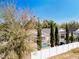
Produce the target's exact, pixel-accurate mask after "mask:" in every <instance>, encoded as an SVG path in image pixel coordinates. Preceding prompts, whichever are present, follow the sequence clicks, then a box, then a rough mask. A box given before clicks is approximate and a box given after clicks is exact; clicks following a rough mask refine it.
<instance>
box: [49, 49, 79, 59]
mask: <svg viewBox="0 0 79 59" xmlns="http://www.w3.org/2000/svg"><path fill="white" fill-rule="evenodd" d="M48 59H79V48H76V49H74V50H71V51H69V52H67V53H64V54H61V55H57V56H54V57H50V58H48Z"/></svg>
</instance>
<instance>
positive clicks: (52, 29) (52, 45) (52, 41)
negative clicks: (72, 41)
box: [50, 21, 55, 47]
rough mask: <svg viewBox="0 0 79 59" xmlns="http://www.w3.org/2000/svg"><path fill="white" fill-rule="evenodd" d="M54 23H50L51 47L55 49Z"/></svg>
mask: <svg viewBox="0 0 79 59" xmlns="http://www.w3.org/2000/svg"><path fill="white" fill-rule="evenodd" d="M54 25H55V24H54V22H53V21H51V23H50V44H51V47H54V43H55V36H54V35H55V32H54Z"/></svg>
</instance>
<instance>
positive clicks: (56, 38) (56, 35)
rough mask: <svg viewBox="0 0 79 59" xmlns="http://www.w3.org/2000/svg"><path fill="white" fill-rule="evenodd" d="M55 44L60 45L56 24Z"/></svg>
mask: <svg viewBox="0 0 79 59" xmlns="http://www.w3.org/2000/svg"><path fill="white" fill-rule="evenodd" d="M55 45H59V34H58V27H57V26H55Z"/></svg>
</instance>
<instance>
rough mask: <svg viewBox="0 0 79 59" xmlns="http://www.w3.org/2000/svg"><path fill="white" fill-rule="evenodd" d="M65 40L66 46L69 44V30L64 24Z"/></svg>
mask: <svg viewBox="0 0 79 59" xmlns="http://www.w3.org/2000/svg"><path fill="white" fill-rule="evenodd" d="M65 40H66V44H68V43H69V28H68V25H67V24H66V38H65Z"/></svg>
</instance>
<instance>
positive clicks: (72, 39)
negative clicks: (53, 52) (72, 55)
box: [69, 32, 75, 43]
mask: <svg viewBox="0 0 79 59" xmlns="http://www.w3.org/2000/svg"><path fill="white" fill-rule="evenodd" d="M74 39H75V38H74V36H73V32H71V36H70V39H69V40H70V41H71V43H72V42H74Z"/></svg>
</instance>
